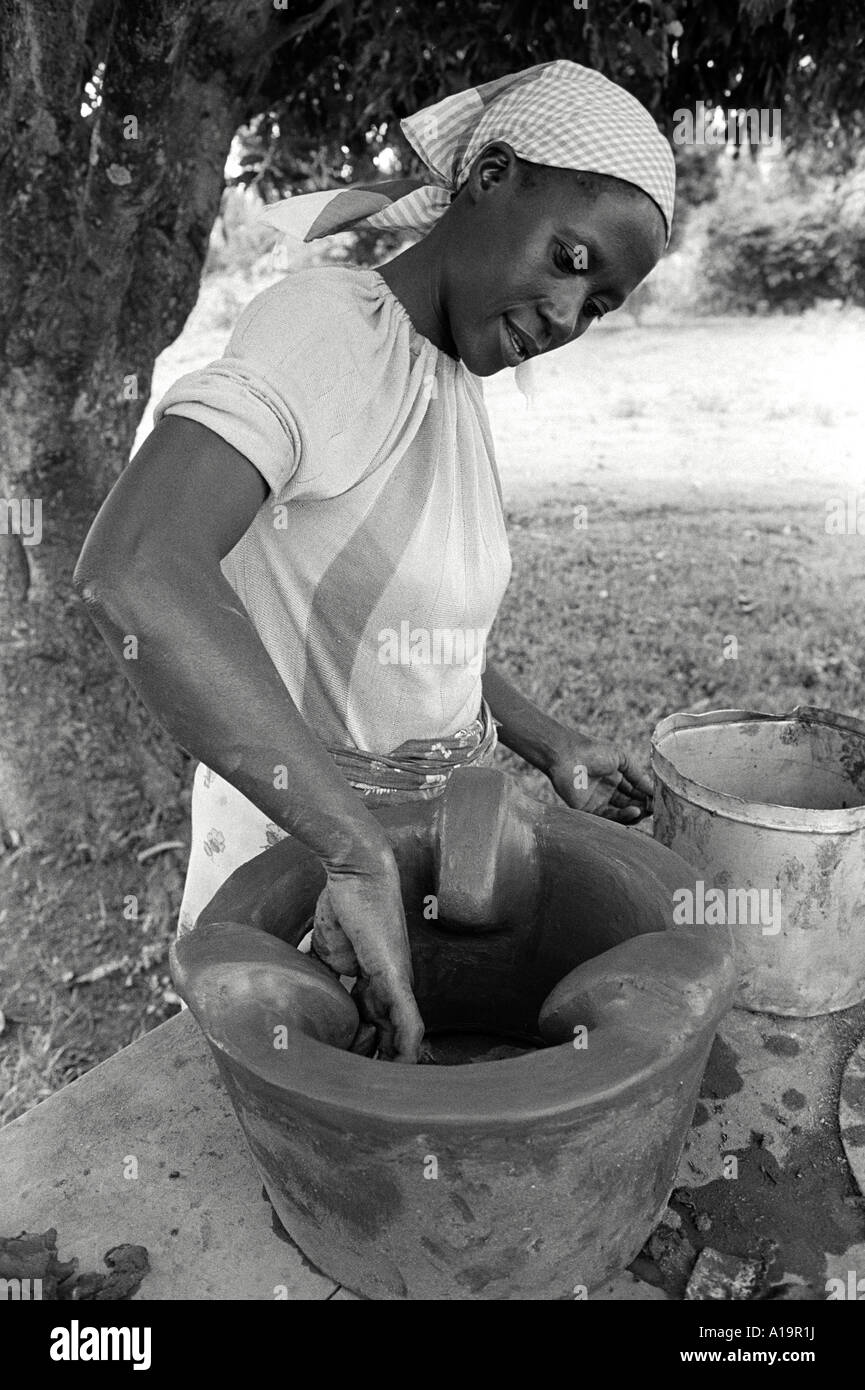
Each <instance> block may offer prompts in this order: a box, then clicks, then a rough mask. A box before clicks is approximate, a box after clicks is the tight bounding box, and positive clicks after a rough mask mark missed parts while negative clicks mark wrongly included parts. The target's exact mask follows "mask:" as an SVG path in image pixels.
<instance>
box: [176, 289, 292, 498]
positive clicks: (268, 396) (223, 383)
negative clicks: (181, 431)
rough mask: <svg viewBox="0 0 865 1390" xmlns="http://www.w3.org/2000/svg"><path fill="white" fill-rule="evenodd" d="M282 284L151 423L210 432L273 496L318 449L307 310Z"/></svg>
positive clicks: (251, 309)
mask: <svg viewBox="0 0 865 1390" xmlns="http://www.w3.org/2000/svg"><path fill="white" fill-rule="evenodd" d="M286 284H287V282H286V281H281V282H280V283H279V284H277V285H274V286H271V288H270V289H268V290H265V291H264V292H263V293H262V294H260V295H257V296H256V298H255V299H253V300H252V302H251V303H250V304H249V305H247V307H246V309H245V310H244V311H243V313H242V314H241V316H240V318H239V320H238V322H237V325H236V327H235V329H234V332H233V333H232V335H231V339H230V341H229V344H228V347H227V349H226V352H225V355H224V356H223V357H221V358H220V359H219V361H217V362H212V363H211V364H210V365H209V366H207V367H202V368H201V369H200V370H198V371H194V372H189V373H188V374H187V375H186V376H183V377H181V378H180V379H179V381H176V382H175V383H174V385H173V386H172V387H171V388H170V389H169V390H168V391H167V392H166V394H165V395H164V396H163V397H162V400H161V401H160V402H159V404H158V405H157V407H156V409H155V411H154V421H155V422H158V421H159V420H160V419H161V418H162V417H163V416H165V415H181V416H184V417H185V418H186V419H189V420H195V421H197V422H198V423H199V424H201V425H206V426H207V428H208V429H210V430H213V432H214V434H218V435H219V436H220V438H221V439H224V440H225V441H226V443H228V444H230V445H232V447H233V448H235V449H237V451H238V453H241V454H243V456H244V457H245V458H247V459H249V461H250V463H251V464H253V466H254V467H255V468H257V469H258V471H259V473H260V474H261V475H262V477H263V478H264V480H265V482H266V483H267V485H268V487H269V488H270V490H271V492H272V493H273V494H274V496H276V495H278V494H279V493H280V492H282V491H283V490H284V489H285V487H286V486H287V485H288V483H289V482H290V481H291V479H292V477H293V476H294V474H295V473H296V472H297V470H298V469H299V468H300V466H301V462H302V460H304V458H306V461H307V463H309V462H310V461H311V459H310V455H312V454H314V452H315V450H316V446H317V438H316V436H317V411H316V408H315V406H316V402H315V395H314V390H315V384H314V383H311V382H310V381H309V379H308V378H309V373H308V366H307V365H306V361H305V354H304V344H305V340H306V339H307V336H308V330H309V325H308V324H307V323H306V322H305V320H306V319H307V318H308V317H309V316H310V306H309V304H308V303H306V302H304V300H303V296H302V295H299V294H298V293H297V292H295V293H291V287H290V288H289V292H288V293H286Z"/></svg>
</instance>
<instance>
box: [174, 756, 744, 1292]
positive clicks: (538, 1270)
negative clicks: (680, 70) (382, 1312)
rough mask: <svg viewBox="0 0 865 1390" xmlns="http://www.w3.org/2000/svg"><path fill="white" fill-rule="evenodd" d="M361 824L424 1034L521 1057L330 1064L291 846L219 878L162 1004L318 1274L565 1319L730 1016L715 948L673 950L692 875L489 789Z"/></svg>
mask: <svg viewBox="0 0 865 1390" xmlns="http://www.w3.org/2000/svg"><path fill="white" fill-rule="evenodd" d="M376 815H377V816H378V818H379V820H380V821H381V823H382V824H383V825H384V827H385V829H386V831H387V834H388V836H389V839H390V842H391V844H392V846H393V849H394V852H395V856H396V860H397V863H398V865H399V868H400V874H401V879H402V889H403V898H404V902H405V908H406V917H407V922H408V929H409V936H410V941H411V948H412V956H413V962H414V971H415V992H416V996H417V999H418V1003H419V1006H420V1009H421V1013H422V1015H423V1017H424V1021H425V1023H426V1026H427V1030H428V1034H430V1035H432V1037H433V1040H435V1037H436V1036H438V1035H441V1034H443V1033H446V1034H449V1035H454V1034H459V1033H460V1032H461V1031H465V1032H469V1033H472V1034H486V1035H491V1036H492V1037H494V1038H502V1039H506V1040H507V1041H509V1042H511V1043H513V1042H514V1041H521V1042H522V1044H523V1045H524V1046H526V1047H527V1048H529V1049H531V1050H529V1051H527V1052H526V1053H525V1054H523V1055H519V1056H512V1057H509V1058H507V1059H506V1060H499V1061H489V1062H484V1063H478V1062H474V1063H469V1064H467V1065H462V1066H459V1065H457V1066H408V1065H398V1064H393V1063H386V1062H382V1061H374V1060H370V1059H368V1058H366V1057H363V1056H358V1055H355V1054H354V1053H350V1052H348V1051H346V1050H345V1049H347V1048H348V1047H350V1045H351V1043H352V1039H353V1037H354V1033H355V1030H356V1027H357V1023H358V1016H357V1011H356V1009H355V1006H354V1004H353V1002H352V1000H351V998H350V996H349V995H348V994H346V992H345V991H344V990H343V989H342V987H341V986H340V985H339V984H338V983H337V982H336V981H335V980H334V979H333V978H332V977H330V976H329V975H328V973H327V972H326V971H325V970H324V967H322V966H320V965H319V964H318V963H317V962H315V961H314V960H310V959H309V958H307V957H305V956H303V955H302V954H300V953H299V952H298V951H297V950H296V949H295V948H296V945H297V944H298V943H299V942H300V941H301V939H302V937H303V935H304V933H305V931H306V928H307V925H308V922H309V919H310V916H311V914H312V912H313V909H314V906H315V902H316V899H317V897H318V894H319V892H320V891H321V889H322V887H323V886H324V882H325V876H324V871H323V869H322V868H321V866H320V864H319V862H318V860H317V859H316V858H315V856H314V855H313V854H312V853H310V852H309V851H308V850H306V849H305V848H304V847H303V846H302V845H300V844H299V843H297V842H296V841H293V840H284V841H282V842H280V843H279V844H277V845H274V846H273V847H272V848H270V849H268V850H266V851H265V852H264V853H263V854H261V855H259V856H258V857H257V858H256V859H254V860H252V861H251V862H250V863H249V864H246V865H244V866H243V867H242V868H241V869H238V870H237V872H236V873H234V874H233V875H232V876H231V878H230V879H229V880H228V881H227V882H226V883H225V884H224V885H223V887H222V888H221V890H220V891H219V892H218V893H217V894H216V896H215V897H214V898H213V900H212V902H211V903H210V904H209V905H208V907H207V909H206V910H205V912H204V913H203V914H202V915H201V917H200V918H199V920H198V922H197V924H196V927H195V929H194V930H193V932H192V933H191V934H190V935H188V936H187V937H185V938H182V939H181V940H180V941H179V943H178V944H177V946H176V947H175V949H174V951H173V953H172V966H173V970H174V977H175V980H176V982H177V987H178V990H179V992H180V993H181V995H182V996H183V997H184V999H186V1001H187V1002H188V1004H189V1007H190V1008H191V1009H192V1011H193V1013H194V1014H195V1016H196V1018H197V1019H198V1022H199V1024H200V1025H201V1027H202V1029H203V1030H204V1033H205V1035H206V1036H207V1039H208V1042H209V1043H210V1046H211V1048H212V1050H213V1054H214V1057H215V1058H216V1062H217V1065H218V1067H219V1070H220V1072H221V1074H222V1077H223V1080H224V1082H225V1085H226V1087H227V1089H228V1092H229V1095H230V1097H231V1100H232V1102H233V1105H234V1108H235V1110H236V1112H237V1116H238V1119H239V1120H240V1123H241V1125H242V1127H243V1130H244V1133H245V1134H246V1137H247V1139H248V1141H249V1144H250V1147H251V1149H252V1153H253V1155H254V1157H255V1159H256V1162H257V1164H258V1167H259V1169H260V1171H261V1174H262V1177H263V1179H264V1182H265V1185H266V1187H267V1190H268V1193H269V1194H270V1198H271V1200H272V1202H273V1205H274V1207H275V1209H276V1211H277V1212H278V1214H279V1216H280V1218H281V1220H282V1222H283V1224H284V1225H285V1227H286V1229H287V1231H288V1232H289V1234H290V1235H291V1237H292V1238H293V1239H294V1241H295V1242H296V1243H297V1244H298V1245H299V1246H300V1248H301V1249H302V1250H303V1251H304V1252H305V1254H306V1255H307V1256H308V1258H309V1259H310V1260H311V1261H312V1262H313V1263H314V1264H315V1265H317V1266H318V1267H319V1268H320V1269H321V1270H323V1271H324V1273H326V1274H327V1275H329V1276H330V1277H331V1278H333V1279H334V1280H336V1281H338V1282H339V1283H341V1284H343V1285H346V1286H347V1287H348V1288H349V1289H351V1290H353V1291H355V1292H356V1293H358V1294H361V1295H364V1296H367V1297H371V1298H377V1299H512V1298H513V1299H565V1298H573V1297H575V1296H580V1295H581V1293H582V1291H583V1290H584V1289H587V1290H589V1291H591V1290H592V1289H593V1288H595V1287H597V1286H598V1285H599V1284H600V1283H601V1282H602V1281H603V1280H605V1279H606V1278H607V1277H608V1276H610V1275H611V1274H613V1273H614V1272H616V1271H618V1270H620V1269H622V1268H623V1267H624V1266H625V1265H627V1264H628V1263H629V1262H630V1260H631V1259H632V1258H633V1257H634V1256H635V1255H636V1253H637V1251H638V1250H639V1249H640V1247H641V1245H642V1244H643V1242H644V1241H645V1239H646V1237H647V1236H648V1234H649V1232H650V1231H651V1230H652V1227H653V1226H654V1224H655V1222H656V1221H657V1218H658V1216H659V1214H660V1212H661V1211H662V1209H663V1207H664V1205H665V1203H666V1201H667V1198H668V1196H669V1193H670V1189H671V1186H672V1182H673V1177H674V1173H675V1170H676V1165H677V1162H678V1160H679V1157H680V1154H681V1150H682V1146H683V1143H684V1139H685V1135H686V1132H687V1129H688V1125H689V1121H690V1119H691V1115H692V1113H693V1109H694V1104H695V1100H696V1097H697V1092H698V1088H699V1084H700V1079H701V1077H702V1073H703V1069H704V1067H705V1063H706V1058H707V1055H708V1052H709V1048H710V1046H711V1043H712V1038H713V1035H714V1032H715V1028H716V1025H717V1023H718V1021H719V1019H720V1018H721V1017H722V1015H723V1014H724V1013H725V1011H726V1010H727V1008H728V1007H729V1004H730V1001H731V998H732V993H733V988H734V972H733V966H732V956H731V942H730V935H729V933H728V931H727V930H726V928H712V929H707V928H700V927H696V928H690V927H689V928H675V929H673V927H672V921H673V915H672V914H673V902H674V893H675V892H676V890H678V889H681V888H683V887H689V886H690V887H691V888H693V886H694V877H693V873H692V870H691V869H689V868H688V867H687V865H686V864H685V863H684V861H683V860H681V859H680V858H678V856H677V855H675V854H673V853H672V852H671V851H670V850H667V849H665V848H664V847H662V846H661V845H658V844H657V843H655V842H654V841H653V840H651V839H650V838H648V837H647V836H644V835H642V834H640V833H638V832H636V831H634V830H626V829H624V828H622V827H620V826H617V825H615V824H613V823H611V822H609V821H606V820H603V819H599V818H597V817H594V816H588V815H584V814H582V813H580V812H577V811H572V810H568V809H567V808H566V807H564V806H549V805H542V804H541V803H539V802H537V801H535V800H533V799H531V798H529V797H527V796H525V795H524V794H523V793H522V792H520V790H519V789H518V787H517V786H516V784H515V783H514V782H513V781H512V780H511V779H510V778H509V777H507V776H506V775H504V774H502V773H500V772H497V771H494V770H492V769H489V768H478V769H474V768H467V769H461V770H458V771H457V772H455V773H454V774H453V775H452V776H451V779H450V781H449V783H448V787H447V790H446V792H445V794H444V795H443V796H442V797H441V798H439V799H438V800H436V801H432V802H423V803H418V804H413V805H409V806H398V807H386V808H380V809H379V810H377V811H376ZM436 910H437V912H438V916H437V918H436V917H433V916H432V915H431V914H432V913H433V912H435V911H436ZM425 913H426V916H425V915H424V914H425Z"/></svg>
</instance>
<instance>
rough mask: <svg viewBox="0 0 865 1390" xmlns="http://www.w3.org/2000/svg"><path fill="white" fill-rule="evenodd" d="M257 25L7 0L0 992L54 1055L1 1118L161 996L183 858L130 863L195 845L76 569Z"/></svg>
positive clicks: (167, 328)
mask: <svg viewBox="0 0 865 1390" xmlns="http://www.w3.org/2000/svg"><path fill="white" fill-rule="evenodd" d="M272 17H273V10H272V7H271V5H270V4H269V3H267V0H255V3H252V4H242V3H238V2H237V0H138V3H131V4H130V3H127V0H0V981H2V977H3V975H4V973H5V975H6V986H5V989H4V987H3V986H2V984H0V1003H3V1005H4V1007H5V1008H6V1011H7V1017H14V1016H15V1014H14V1012H13V1013H12V1014H10V1009H13V1011H17V1014H18V1021H19V1023H23V1024H26V1023H28V1022H31V1023H33V1024H35V1025H36V1026H37V1034H39V1030H41V1036H43V1037H44V1039H45V1043H44V1047H45V1052H44V1055H45V1056H47V1055H48V1051H49V1050H50V1051H51V1053H52V1055H53V1056H54V1062H52V1063H51V1064H50V1066H51V1074H50V1075H48V1076H46V1075H42V1074H41V1072H42V1070H43V1064H42V1062H41V1061H40V1055H42V1054H37V1051H35V1050H34V1052H33V1054H32V1056H31V1060H30V1062H28V1065H31V1066H32V1067H35V1068H36V1069H37V1070H38V1071H39V1072H40V1074H39V1075H38V1076H37V1078H36V1081H35V1082H34V1083H28V1084H29V1089H28V1086H25V1087H24V1097H25V1098H24V1100H22V1099H20V1098H16V1090H17V1089H18V1088H17V1087H16V1085H14V1084H13V1086H12V1090H11V1092H10V1094H9V1096H8V1097H7V1110H8V1113H10V1114H15V1113H16V1111H17V1109H18V1108H20V1105H21V1104H24V1103H32V1094H31V1093H32V1092H33V1087H34V1085H38V1086H39V1087H40V1088H41V1089H39V1090H37V1091H36V1092H35V1097H36V1098H38V1095H39V1094H44V1093H45V1089H46V1088H47V1089H51V1088H52V1087H53V1086H56V1085H57V1084H59V1083H60V1082H62V1081H64V1080H68V1079H71V1077H72V1076H74V1075H76V1074H77V1073H79V1072H80V1071H81V1070H85V1069H86V1067H87V1066H88V1065H90V1064H91V1063H92V1062H93V1061H94V1060H98V1059H99V1057H100V1056H103V1055H105V1054H106V1053H110V1052H112V1051H114V1050H115V1049H116V1048H117V1047H118V1046H120V1045H122V1044H123V1043H124V1042H127V1041H129V1040H130V1039H131V1038H132V1037H134V1036H136V1035H137V1034H138V1033H139V1032H141V1031H142V1030H143V1029H146V1028H147V1027H148V1026H150V1025H151V1024H153V1023H156V1022H159V1021H160V1018H161V1017H164V1016H165V1015H166V1012H170V1011H171V1010H172V1008H173V1007H174V1006H173V1005H172V1004H171V1003H170V1002H168V1001H165V1000H163V998H162V995H163V991H164V990H165V987H166V984H167V976H166V975H165V974H162V975H159V974H157V973H155V967H161V969H162V970H163V971H164V970H165V968H166V967H165V964H164V954H165V946H164V942H165V940H166V938H167V936H168V935H169V933H170V932H171V931H172V930H173V926H174V917H175V914H176V909H177V905H178V898H179V891H180V889H181V887H182V869H183V863H184V856H183V855H182V854H180V855H178V856H176V857H175V858H173V859H172V857H171V856H170V855H168V854H166V853H162V852H160V851H157V853H156V855H155V856H153V857H147V856H145V858H144V860H143V861H139V860H138V859H137V858H136V851H141V850H143V849H146V848H147V847H151V848H153V847H154V842H158V841H164V840H166V839H170V838H173V837H174V835H175V834H176V833H177V832H178V831H180V832H181V835H182V837H183V838H186V834H185V819H186V816H185V807H186V806H188V791H186V790H185V783H186V781H187V780H188V779H187V778H186V776H185V773H186V771H187V769H186V766H185V762H186V760H185V758H184V755H182V754H181V753H180V752H179V750H177V749H176V748H175V747H174V746H173V745H172V744H171V741H170V740H169V739H168V738H167V736H166V735H165V734H164V733H163V732H162V731H161V730H160V729H159V728H158V727H157V726H156V724H155V721H153V720H152V719H151V718H150V717H149V715H148V714H147V711H146V710H145V709H144V707H143V706H142V705H141V704H140V702H139V701H138V698H137V696H135V694H134V693H133V691H132V689H131V687H129V686H128V685H127V684H126V682H125V681H124V679H123V676H122V674H121V673H120V672H119V671H118V670H117V669H116V667H115V666H114V663H113V660H112V658H111V656H110V654H109V652H108V649H107V648H106V647H105V646H104V644H103V642H102V639H101V638H100V636H99V634H98V633H97V631H96V629H95V627H93V625H92V623H91V622H90V619H89V618H88V616H87V615H86V613H85V612H84V609H83V605H81V603H80V602H79V601H78V599H77V598H76V596H75V595H74V592H73V590H72V586H71V578H72V571H73V568H74V565H75V561H76V559H77V556H78V553H79V551H80V549H81V545H82V543H83V540H84V536H85V535H86V532H87V529H88V527H89V525H90V522H91V521H92V519H93V517H94V515H95V513H96V511H97V509H98V507H99V505H100V503H101V502H102V500H103V498H104V497H105V495H106V493H107V492H108V491H109V489H110V487H111V485H112V483H113V482H114V480H115V479H116V477H117V476H118V474H119V473H120V471H121V470H122V468H123V467H124V465H125V463H126V460H127V458H128V455H129V450H130V447H131V444H132V440H133V438H134V434H135V430H136V426H137V424H138V420H139V417H140V415H141V412H142V410H143V408H144V406H145V405H146V402H147V399H148V395H149V391H150V381H151V373H152V367H153V362H154V359H155V357H156V356H157V354H158V353H159V352H160V351H161V350H162V349H163V348H164V347H165V346H166V344H167V343H169V342H170V341H171V340H172V339H173V338H175V337H176V336H177V334H178V333H179V332H180V330H181V328H182V327H183V324H184V321H185V319H186V317H187V314H188V313H189V311H190V309H191V308H192V306H193V304H194V302H195V299H196V295H197V292H198V286H199V281H200V277H201V268H202V264H203V261H204V256H205V252H206V249H207V243H208V237H209V233H210V230H211V227H212V225H213V222H214V219H215V217H216V214H217V211H218V208H219V200H220V194H221V191H222V186H223V169H224V164H225V159H226V155H227V153H228V149H229V146H230V143H231V140H232V137H233V135H234V132H235V131H236V129H237V127H238V125H239V124H240V123H241V121H243V120H244V119H246V118H248V116H249V115H250V114H251V113H252V111H253V110H254V106H253V103H254V92H253V91H252V83H251V81H250V80H249V79H247V78H246V77H245V76H244V74H245V73H247V72H248V71H251V70H252V66H253V65H252V64H251V63H250V62H249V61H248V58H247V53H248V50H249V47H250V45H254V44H255V42H256V40H257V39H258V38H259V37H260V34H261V31H262V30H263V29H264V28H265V27H266V25H267V24H268V22H272ZM103 64H104V77H103V78H102V82H101V92H100V93H99V95H100V96H101V101H100V102H99V103H98V104H96V105H95V108H94V109H93V110H92V111H91V112H90V114H85V115H82V114H81V107H82V99H83V98H85V90H86V87H87V84H88V83H89V82H90V81H91V79H92V78H93V76H94V74H95V73H97V72H102V71H103V69H102V67H101V66H100V65H103ZM244 82H246V88H245V90H244ZM91 91H92V89H91ZM4 850H5V851H6V853H5V854H4ZM46 866H51V867H46ZM130 919H131V920H130ZM136 924H137V927H136ZM117 957H119V958H120V959H121V964H120V965H119V966H118V965H117V963H116V960H115V958H117ZM123 960H126V962H127V965H126V966H123ZM130 961H131V965H130V964H129V962H130ZM99 962H108V964H105V965H103V969H104V970H108V971H109V973H111V972H113V973H112V978H111V980H109V981H108V983H107V984H103V985H85V991H84V996H83V997H82V996H81V992H80V990H78V989H77V988H76V987H75V985H74V981H73V983H69V980H70V977H71V976H75V975H77V973H79V972H81V973H84V972H86V971H87V970H88V969H89V968H90V967H92V966H93V965H95V964H97V963H99ZM64 967H66V968H65V970H64ZM121 968H123V969H124V970H126V969H128V970H129V971H130V973H129V974H128V976H127V977H126V979H125V984H126V985H127V988H126V990H125V991H124V990H123V989H122V987H121V986H122V983H123V982H124V977H123V975H118V973H117V972H118V970H120V969H121ZM112 988H113V991H114V992H113V993H111V990H112ZM170 998H171V996H170V995H169V1001H170ZM94 1007H95V1008H96V1012H95V1013H94V1012H92V1010H93V1009H94ZM25 1031H26V1029H25ZM22 1036H23V1034H22ZM58 1037H59V1038H60V1041H61V1042H62V1043H63V1044H64V1046H63V1047H61V1048H60V1049H59V1051H58V1050H57V1048H56V1044H57V1040H58ZM21 1045H22V1048H23V1047H24V1046H25V1044H24V1043H23V1042H22V1044H21ZM33 1046H34V1049H36V1044H35V1043H34V1045H33ZM13 1051H14V1047H13ZM60 1053H64V1054H65V1055H64V1057H63V1060H62V1064H60V1063H57V1060H56V1059H57V1057H58V1056H59V1055H60ZM22 1057H25V1054H24V1053H22ZM34 1059H35V1060H34ZM2 1060H3V1059H2V1057H0V1064H2ZM25 1060H26V1057H25ZM2 1074H3V1068H2V1065H0V1080H2ZM13 1074H14V1073H13ZM7 1075H8V1071H7ZM0 1090H2V1086H0ZM27 1096H31V1099H30V1100H29V1101H27ZM0 1099H2V1097H0ZM10 1107H11V1109H10ZM7 1117H8V1116H7Z"/></svg>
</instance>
